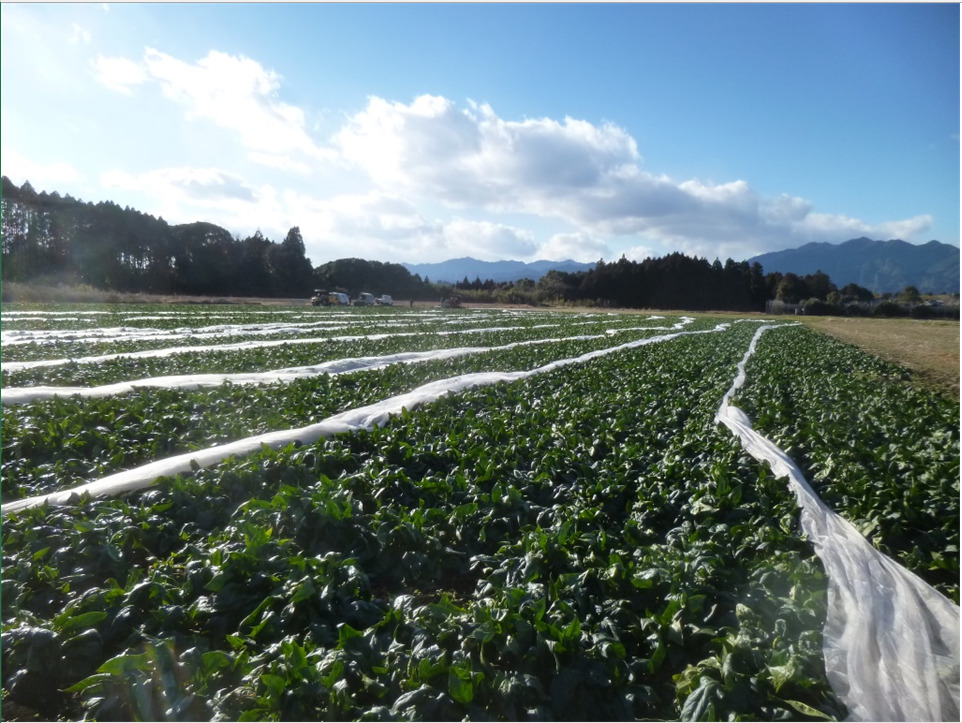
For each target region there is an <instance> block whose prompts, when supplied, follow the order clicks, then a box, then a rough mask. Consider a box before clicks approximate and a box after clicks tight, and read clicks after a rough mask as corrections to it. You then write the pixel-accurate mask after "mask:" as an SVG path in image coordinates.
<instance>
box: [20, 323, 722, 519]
mask: <svg viewBox="0 0 962 723" xmlns="http://www.w3.org/2000/svg"><path fill="white" fill-rule="evenodd" d="M726 328H728V324H719V325H718V326H716V327H715V328H714V329H706V330H699V331H678V332H675V333H671V334H661V335H659V336H653V337H648V338H646V339H636V340H634V341H629V342H626V343H624V344H619V345H617V346H613V347H609V348H607V349H599V350H597V351H592V352H588V353H587V354H582V355H581V356H578V357H572V358H569V359H560V360H557V361H554V362H551V363H550V364H546V365H544V366H541V367H538V368H536V369H531V370H528V371H517V372H479V373H475V374H463V375H461V376H457V377H451V378H448V379H440V380H438V381H434V382H430V383H428V384H424V385H422V386H420V387H418V388H417V389H414V390H413V391H410V392H408V393H406V394H400V395H397V396H394V397H389V398H388V399H384V400H382V401H380V402H376V403H374V404H369V405H367V406H364V407H359V408H357V409H352V410H349V411H347V412H342V413H341V414H336V415H334V416H332V417H328V418H327V419H325V420H323V421H321V422H318V423H316V424H312V425H310V426H307V427H302V428H300V429H287V430H281V431H278V432H268V433H267V434H261V435H256V436H253V437H248V438H246V439H242V440H239V441H237V442H231V443H229V444H224V445H218V446H216V447H208V448H206V449H202V450H197V451H194V452H188V453H186V454H180V455H176V456H174V457H169V458H167V459H162V460H158V461H156V462H151V463H149V464H146V465H142V466H140V467H135V468H134V469H130V470H127V471H125V472H118V473H117V474H112V475H109V476H107V477H103V478H102V479H99V480H96V481H94V482H89V483H87V484H83V485H80V486H78V487H73V488H71V489H68V490H63V491H61V492H53V493H51V494H47V495H38V496H36V497H28V498H26V499H22V500H16V501H13V502H9V503H7V504H5V505H3V509H2V514H3V515H8V514H11V513H13V512H16V511H17V510H22V509H26V508H29V507H37V506H40V505H43V504H50V505H65V504H69V503H70V502H72V501H73V500H75V499H76V497H77V496H78V495H80V494H89V495H91V496H94V497H96V496H101V495H118V494H123V493H125V492H130V491H133V490H137V489H141V488H143V487H148V486H149V485H151V484H153V483H154V482H156V481H157V479H158V478H160V477H164V476H169V475H175V474H181V473H185V472H190V471H191V470H192V469H194V468H195V467H198V466H199V467H208V466H210V465H214V464H218V463H219V462H222V461H224V460H225V459H227V458H228V457H240V456H246V455H250V454H254V453H255V452H258V451H259V450H260V449H261V446H262V445H265V446H267V447H270V448H273V449H281V448H283V447H286V446H287V445H289V444H292V443H295V442H300V443H301V444H313V443H314V442H316V441H317V440H318V439H321V438H326V437H331V436H333V435H335V434H338V433H340V432H349V431H352V430H356V429H371V428H373V427H375V426H379V425H382V424H384V423H385V422H387V420H388V418H390V417H391V416H392V415H397V414H400V413H401V410H403V409H405V408H406V409H413V408H414V407H417V406H419V405H421V404H426V403H429V402H433V401H435V400H437V399H439V398H440V397H442V396H444V395H446V394H453V393H456V392H459V391H462V390H464V389H470V388H472V387H479V386H486V385H489V384H495V383H498V382H511V381H515V380H518V379H524V378H526V377H530V376H533V375H535V374H541V373H544V372H548V371H552V370H554V369H558V368H560V367H563V366H567V365H568V364H577V363H581V362H586V361H588V360H590V359H595V358H597V357H599V356H603V355H605V354H611V353H612V352H616V351H620V350H623V349H633V348H636V347H640V346H645V345H647V344H655V343H658V342H661V341H667V340H669V339H674V338H676V337H679V336H684V335H688V334H711V333H715V332H718V331H723V330H724V329H726Z"/></svg>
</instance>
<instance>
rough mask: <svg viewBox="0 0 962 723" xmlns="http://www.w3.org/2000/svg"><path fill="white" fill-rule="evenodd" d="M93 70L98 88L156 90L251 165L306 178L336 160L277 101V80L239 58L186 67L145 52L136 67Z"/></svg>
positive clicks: (292, 109)
mask: <svg viewBox="0 0 962 723" xmlns="http://www.w3.org/2000/svg"><path fill="white" fill-rule="evenodd" d="M94 69H95V71H96V78H97V80H98V81H99V82H100V83H102V84H104V85H106V86H107V87H109V88H112V89H113V90H116V91H120V92H127V93H129V92H130V88H131V86H133V85H137V84H143V83H146V82H148V81H152V82H155V83H157V84H159V86H160V88H161V91H162V92H163V94H164V96H165V97H167V98H169V99H170V100H172V101H174V102H176V103H178V104H180V105H182V106H184V107H185V108H186V117H187V118H188V119H189V120H203V121H209V122H212V123H213V124H214V125H215V126H217V127H219V128H223V129H227V130H229V131H231V132H234V133H236V134H237V135H238V137H239V138H240V141H241V144H242V145H243V147H244V148H245V149H246V151H247V155H248V157H249V158H250V159H251V160H252V161H254V162H255V163H259V164H262V165H268V166H272V167H275V168H280V169H282V170H286V171H295V172H299V173H309V172H310V170H311V165H310V162H315V163H316V162H321V161H329V160H332V159H333V158H334V157H335V155H336V154H334V153H333V152H332V151H330V150H328V149H325V148H324V147H323V146H321V145H320V144H318V143H316V142H315V141H314V140H313V139H312V138H311V136H310V134H309V133H308V132H307V130H306V119H305V115H304V112H303V111H302V110H301V109H300V108H298V107H296V106H294V105H291V104H289V103H285V102H283V101H282V100H280V98H279V97H278V91H279V90H280V81H281V76H280V75H278V74H277V73H275V72H274V71H272V70H267V69H265V68H264V67H263V66H261V64H260V63H258V62H257V61H255V60H252V59H251V58H248V57H245V56H243V55H229V54H227V53H221V52H218V51H216V50H212V51H210V52H209V53H208V54H207V55H206V56H205V57H204V58H201V59H200V60H199V61H198V62H196V63H189V62H185V61H183V60H179V59H177V58H174V57H173V56H171V55H168V54H166V53H163V52H161V51H159V50H155V49H153V48H147V49H146V51H145V52H144V58H143V61H142V62H136V61H133V60H129V59H127V58H104V57H102V56H98V57H97V59H96V60H95V61H94Z"/></svg>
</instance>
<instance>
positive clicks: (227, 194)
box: [100, 166, 256, 202]
mask: <svg viewBox="0 0 962 723" xmlns="http://www.w3.org/2000/svg"><path fill="white" fill-rule="evenodd" d="M100 182H101V185H103V186H104V188H122V189H126V190H133V191H140V192H146V193H149V194H151V195H155V196H160V197H166V198H172V197H179V198H181V199H184V200H190V201H198V202H206V201H211V200H217V199H233V200H237V201H254V200H255V199H256V192H255V190H254V189H253V188H251V187H250V186H249V185H247V184H246V183H245V182H244V181H243V180H242V179H240V178H239V177H237V176H234V175H232V174H230V173H227V172H225V171H221V170H218V169H216V168H191V167H187V166H182V167H178V168H160V169H157V170H154V171H148V172H146V173H140V174H130V173H127V172H126V171H120V170H113V171H107V172H105V173H104V174H102V175H101V179H100Z"/></svg>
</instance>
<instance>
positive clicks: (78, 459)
mask: <svg viewBox="0 0 962 723" xmlns="http://www.w3.org/2000/svg"><path fill="white" fill-rule="evenodd" d="M642 338H643V337H642ZM610 346H612V341H611V340H610V339H608V338H605V339H594V340H573V341H558V342H553V343H550V344H543V345H542V344H539V345H533V346H519V347H514V348H511V349H507V350H498V351H496V352H487V353H478V354H472V355H467V356H464V357H460V358H455V359H446V360H441V361H428V362H423V363H419V364H416V365H408V364H396V365H392V366H390V367H387V368H385V369H380V370H376V371H370V372H358V373H353V374H342V375H336V376H331V375H318V376H314V377H311V378H307V379H299V380H296V381H294V382H291V383H288V384H271V385H267V386H258V387H236V386H226V387H219V388H216V389H213V390H201V391H183V390H163V389H144V390H142V391H137V392H134V393H132V394H127V395H121V396H117V397H109V398H105V399H82V398H76V397H56V398H53V399H50V400H44V401H37V402H34V403H31V404H27V405H18V406H12V407H11V406H5V407H3V409H2V426H0V438H2V456H3V477H2V479H3V484H4V487H3V492H4V499H5V500H9V499H14V498H18V497H24V496H30V495H37V494H44V493H48V492H52V491H56V490H58V489H61V488H64V487H71V486H74V485H75V484H79V483H80V482H82V481H84V480H86V479H91V478H95V477H98V476H103V475H105V474H109V473H111V472H115V471H119V470H120V469H125V468H129V467H131V466H133V465H136V464H141V463H145V462H148V461H150V460H152V459H156V458H158V457H161V456H168V455H172V454H176V453H179V452H186V451H189V450H191V449H197V448H198V447H205V446H212V445H214V444H220V443H224V442H227V441H231V440H234V439H238V438H242V437H248V436H253V435H256V434H262V433H264V432H268V431H275V430H281V429H290V428H296V427H302V426H306V425H308V424H312V423H314V422H317V421H320V420H321V419H324V418H326V417H329V416H332V415H334V414H337V413H339V412H343V411H346V410H348V409H352V408H355V407H359V406H362V405H365V404H370V403H373V402H376V401H379V400H380V399H383V398H385V397H388V396H393V395H396V394H401V393H404V392H408V391H410V390H411V389H414V388H416V387H418V386H420V385H422V384H424V383H426V382H428V381H434V380H437V379H443V378H447V377H452V376H457V375H460V374H465V373H471V372H478V371H514V370H527V369H532V368H535V367H538V366H542V365H544V364H545V363H547V362H550V361H553V360H555V359H558V358H566V357H573V356H576V355H578V354H582V353H585V352H586V351H591V350H594V349H604V348H607V347H610Z"/></svg>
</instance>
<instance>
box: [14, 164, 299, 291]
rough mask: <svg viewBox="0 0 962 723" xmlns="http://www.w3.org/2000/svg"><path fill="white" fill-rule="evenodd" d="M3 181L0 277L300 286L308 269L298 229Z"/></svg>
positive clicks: (217, 287) (147, 285)
mask: <svg viewBox="0 0 962 723" xmlns="http://www.w3.org/2000/svg"><path fill="white" fill-rule="evenodd" d="M0 183H2V224H3V225H2V236H3V258H2V263H3V266H2V273H3V280H4V281H29V280H32V279H37V278H38V277H47V278H55V279H58V280H67V281H73V282H79V283H84V284H89V285H91V286H93V287H96V288H101V289H111V290H116V291H143V292H149V293H158V294H225V295H237V296H304V295H307V294H309V293H310V290H311V288H312V286H313V283H314V280H313V275H314V270H313V268H312V266H311V262H310V261H309V260H308V258H307V257H306V256H305V253H304V241H303V239H302V238H301V232H300V229H298V228H297V227H294V228H292V229H291V230H290V231H289V232H288V233H287V236H286V237H285V238H284V240H283V241H281V242H280V243H275V242H274V241H271V240H270V239H268V238H265V237H264V236H263V235H262V234H261V233H260V231H257V232H256V233H254V234H253V235H252V236H248V237H247V238H244V239H240V238H235V237H233V236H231V234H230V232H228V231H227V230H226V229H223V228H221V227H220V226H216V225H214V224H212V223H205V222H197V223H190V224H179V225H170V224H168V223H167V222H166V221H165V220H164V219H163V218H155V217H153V216H150V215H148V214H145V213H141V212H139V211H136V210H134V209H131V208H121V207H120V206H118V205H117V204H116V203H112V202H110V201H102V202H100V203H97V204H94V203H84V202H82V201H78V200H76V199H74V198H71V197H70V196H60V194H58V193H56V192H54V193H45V192H42V193H37V192H36V191H34V189H33V187H32V186H31V185H30V183H29V182H27V183H24V184H23V186H22V187H20V188H18V187H17V186H16V185H14V184H13V183H12V182H11V181H10V180H9V179H8V178H7V177H6V176H4V177H3V178H2V180H0Z"/></svg>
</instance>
